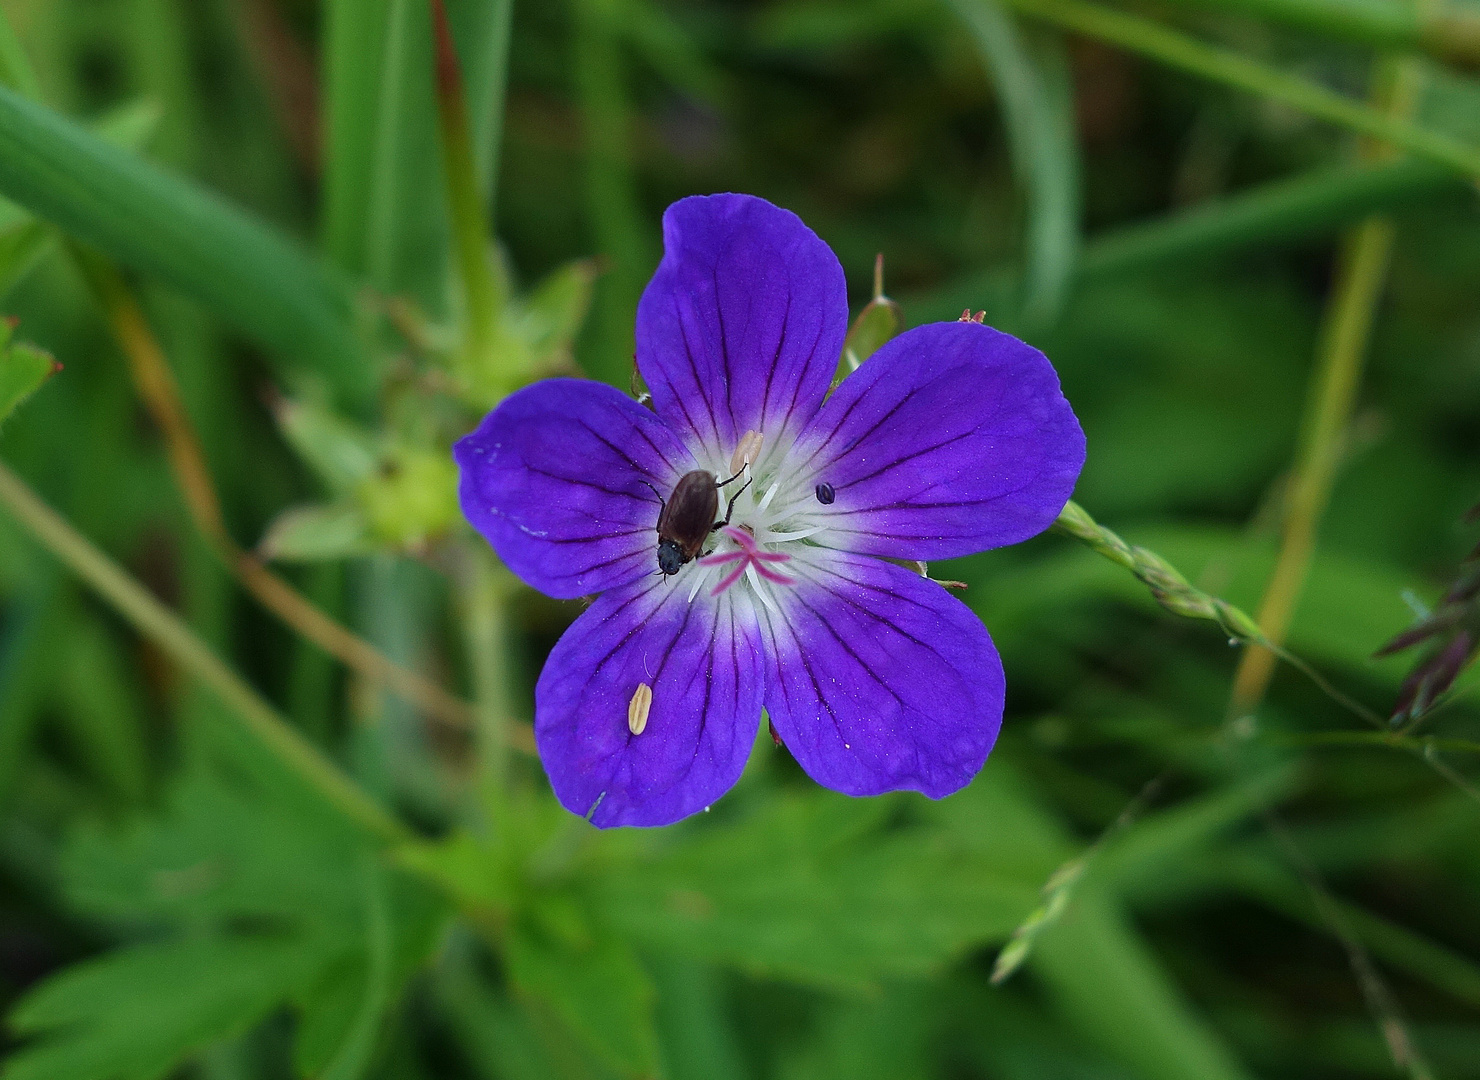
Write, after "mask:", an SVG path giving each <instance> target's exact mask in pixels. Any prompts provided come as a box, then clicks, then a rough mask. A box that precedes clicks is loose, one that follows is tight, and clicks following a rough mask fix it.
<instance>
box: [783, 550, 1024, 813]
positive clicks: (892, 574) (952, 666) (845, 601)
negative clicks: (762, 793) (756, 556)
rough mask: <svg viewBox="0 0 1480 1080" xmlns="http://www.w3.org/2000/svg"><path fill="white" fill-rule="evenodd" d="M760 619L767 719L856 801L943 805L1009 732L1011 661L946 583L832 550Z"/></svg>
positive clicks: (813, 769)
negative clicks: (895, 796) (1006, 709)
mask: <svg viewBox="0 0 1480 1080" xmlns="http://www.w3.org/2000/svg"><path fill="white" fill-rule="evenodd" d="M787 569H788V570H794V571H795V572H796V574H797V576H798V577H800V578H802V581H801V582H800V583H799V584H798V585H797V586H795V587H794V588H790V589H778V590H776V592H775V596H776V606H777V612H776V613H773V612H772V611H771V610H769V609H767V608H762V609H761V611H760V617H761V629H762V632H763V634H764V635H765V656H766V665H767V666H766V711H767V712H768V713H769V714H770V718H771V723H772V724H774V725H775V727H776V732H777V734H778V735H779V736H780V737H781V739H782V741H783V742H784V743H785V744H786V746H787V749H789V750H790V751H791V753H792V756H794V757H795V758H796V759H797V762H798V763H799V764H800V765H801V767H802V768H803V769H804V770H806V772H807V774H808V775H809V776H811V777H812V779H814V780H816V781H817V782H818V783H819V784H822V785H823V786H825V787H830V788H832V789H834V790H836V791H841V792H844V793H845V794H848V795H878V794H880V793H882V792H885V791H899V790H903V789H908V790H913V791H922V792H924V793H925V794H926V795H929V796H930V797H931V798H937V799H938V798H940V797H942V796H944V795H949V794H950V793H951V792H953V791H956V790H959V789H960V788H962V787H964V786H965V785H966V784H968V783H969V782H970V781H971V778H972V777H974V776H975V775H976V774H977V773H978V772H979V771H980V770H981V767H982V764H983V763H984V762H985V761H986V759H987V753H988V752H989V751H990V750H991V749H992V744H993V743H994V742H995V741H996V739H997V730H998V728H999V727H1000V726H1001V723H1002V701H1003V688H1004V682H1003V676H1002V662H1001V661H1000V660H999V659H998V658H997V650H996V648H995V647H994V646H993V645H992V639H991V637H990V636H988V634H987V631H986V628H985V627H984V626H982V624H981V621H980V620H979V619H977V617H976V616H975V615H973V614H972V613H971V611H970V610H968V609H967V607H966V605H965V604H963V603H961V602H960V601H959V600H957V599H955V598H954V597H952V596H950V595H949V594H948V593H947V592H946V591H945V589H943V588H942V587H941V586H939V585H937V584H935V583H933V582H931V581H928V580H926V579H925V578H922V577H920V576H919V575H917V574H912V573H910V572H909V571H908V570H905V569H903V568H901V567H898V566H895V565H893V564H891V563H886V562H881V561H880V560H878V559H873V558H869V557H868V556H861V555H854V554H851V553H848V552H842V551H833V552H826V553H818V554H816V555H814V556H811V557H809V558H807V559H805V560H804V559H795V560H793V561H792V563H791V564H790V565H789V566H788V567H787Z"/></svg>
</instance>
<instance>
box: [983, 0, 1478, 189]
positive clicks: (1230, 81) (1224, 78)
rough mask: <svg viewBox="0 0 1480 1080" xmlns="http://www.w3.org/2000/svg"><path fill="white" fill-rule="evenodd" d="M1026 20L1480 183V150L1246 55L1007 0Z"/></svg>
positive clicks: (1105, 12) (1060, 4) (1058, 3)
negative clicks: (1114, 48)
mask: <svg viewBox="0 0 1480 1080" xmlns="http://www.w3.org/2000/svg"><path fill="white" fill-rule="evenodd" d="M1006 2H1007V3H1008V5H1009V6H1011V7H1013V8H1015V9H1016V10H1018V11H1020V12H1022V13H1023V14H1024V15H1028V16H1032V17H1034V18H1038V19H1043V20H1046V21H1048V22H1052V23H1054V24H1055V25H1058V26H1061V27H1063V28H1064V29H1066V30H1070V31H1073V32H1075V33H1079V34H1085V35H1088V36H1090V37H1095V38H1099V39H1101V40H1103V41H1108V42H1110V43H1111V44H1114V45H1118V46H1120V47H1121V48H1125V49H1129V50H1131V51H1133V52H1138V53H1141V54H1142V55H1145V56H1149V57H1151V58H1152V59H1155V60H1159V61H1161V62H1162V63H1164V64H1167V65H1169V66H1171V67H1174V68H1177V69H1179V70H1182V71H1186V72H1189V73H1191V74H1194V75H1198V76H1200V77H1202V78H1205V79H1210V80H1212V81H1214V82H1218V83H1222V84H1223V85H1225V86H1230V87H1232V88H1233V89H1235V90H1241V91H1244V92H1245V93H1250V94H1255V95H1257V96H1259V97H1263V98H1267V99H1269V100H1271V101H1278V102H1280V103H1282V104H1284V105H1288V106H1290V107H1292V108H1295V109H1299V110H1300V111H1301V112H1304V113H1306V114H1308V115H1310V116H1314V117H1316V118H1317V119H1320V120H1325V121H1327V122H1328V123H1332V124H1336V125H1339V126H1341V127H1344V128H1347V129H1348V130H1351V131H1355V132H1357V133H1359V134H1362V135H1368V136H1371V137H1372V138H1374V139H1379V140H1381V141H1383V142H1387V143H1391V144H1392V145H1393V146H1396V147H1399V148H1401V149H1403V150H1407V151H1409V152H1411V153H1414V154H1418V155H1420V156H1422V157H1426V158H1428V159H1430V160H1431V161H1435V162H1438V163H1439V164H1441V165H1446V166H1448V167H1449V168H1451V169H1454V170H1456V171H1458V172H1461V173H1464V174H1467V175H1469V176H1471V177H1474V176H1480V149H1476V148H1475V147H1473V146H1469V145H1467V144H1465V143H1463V142H1460V141H1458V140H1456V139H1452V138H1450V137H1449V136H1448V135H1443V134H1440V133H1438V132H1436V131H1432V130H1430V129H1427V128H1423V127H1419V126H1418V125H1416V124H1412V123H1410V122H1408V121H1406V120H1402V119H1399V118H1397V117H1394V116H1390V115H1388V114H1387V113H1385V112H1383V111H1382V110H1380V109H1376V108H1373V107H1372V106H1370V105H1365V104H1363V103H1361V102H1358V101H1354V100H1352V99H1351V98H1349V97H1345V96H1343V95H1341V94H1338V93H1336V92H1335V91H1334V90H1328V89H1326V88H1325V87H1324V86H1322V85H1320V84H1319V83H1315V82H1311V81H1309V80H1307V79H1302V78H1300V77H1298V76H1295V75H1287V74H1286V73H1285V72H1283V71H1280V70H1278V69H1277V68H1273V67H1270V66H1269V65H1268V64H1264V63H1261V62H1260V61H1258V60H1254V59H1252V58H1250V57H1248V56H1245V55H1243V54H1242V53H1237V52H1233V51H1231V50H1227V49H1220V48H1216V47H1214V46H1211V45H1205V44H1203V43H1202V42H1200V41H1198V40H1196V39H1195V38H1191V37H1187V36H1186V35H1184V34H1181V33H1178V32H1177V31H1175V30H1172V29H1169V28H1168V27H1166V26H1163V25H1162V24H1161V23H1159V22H1156V21H1155V20H1153V19H1147V18H1143V17H1141V16H1139V15H1132V14H1130V13H1129V12H1124V11H1119V10H1116V9H1114V8H1109V7H1104V6H1102V5H1100V4H1094V3H1086V2H1084V0H1006Z"/></svg>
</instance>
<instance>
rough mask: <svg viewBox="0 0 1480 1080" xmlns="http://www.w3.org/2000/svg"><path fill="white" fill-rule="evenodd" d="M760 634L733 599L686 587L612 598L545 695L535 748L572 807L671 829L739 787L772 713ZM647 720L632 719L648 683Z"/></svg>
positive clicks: (598, 818)
mask: <svg viewBox="0 0 1480 1080" xmlns="http://www.w3.org/2000/svg"><path fill="white" fill-rule="evenodd" d="M759 641H760V636H759V631H758V629H757V627H756V625H755V622H754V617H753V615H750V614H749V613H748V611H747V609H746V607H745V606H737V605H736V604H734V603H733V602H732V600H731V599H730V598H729V597H719V598H717V599H710V598H708V597H705V596H702V595H701V596H700V597H698V598H697V599H696V600H694V601H693V602H690V600H689V589H688V587H687V585H686V584H685V583H683V582H681V581H680V582H673V581H657V582H640V583H638V584H636V585H632V586H627V587H625V588H622V589H617V590H614V591H612V592H608V593H605V594H603V595H602V596H601V597H599V598H598V599H597V601H596V602H595V603H594V604H592V605H591V608H590V610H588V611H586V612H585V613H583V614H582V615H581V617H580V618H578V619H577V620H576V621H575V622H574V623H573V624H572V625H571V627H570V629H569V630H567V631H566V632H565V636H563V637H562V638H561V639H560V640H559V642H557V643H556V645H555V648H554V650H553V651H552V652H551V653H550V658H549V660H547V661H546V662H545V669H544V671H543V672H542V673H541V674H540V680H539V683H538V685H537V686H536V687H535V719H534V733H535V741H536V743H537V744H538V746H539V751H540V760H542V761H543V762H544V764H545V772H546V773H547V774H548V775H549V777H550V784H551V786H552V787H554V789H555V795H556V796H557V797H558V798H559V799H560V802H561V804H562V805H564V806H565V807H566V809H568V810H570V811H571V812H572V813H576V814H580V815H581V816H583V817H588V818H589V819H590V820H591V822H592V823H593V824H595V825H598V826H600V827H602V828H607V827H609V826H613V825H667V824H668V823H670V822H674V821H677V820H679V819H680V818H683V817H687V816H688V815H690V814H693V813H697V812H698V811H700V810H703V809H704V808H705V807H707V806H708V805H710V804H711V803H712V802H714V801H715V800H716V799H718V798H719V797H720V796H721V795H723V794H724V793H725V792H726V791H728V790H730V788H731V787H733V786H734V784H735V781H736V780H738V779H739V778H740V773H741V771H742V770H743V769H744V768H745V761H746V758H748V757H749V756H750V749H751V746H752V745H753V744H754V742H755V735H756V731H757V730H758V728H759V725H760V715H761V665H760V659H759ZM641 684H646V685H647V686H648V687H649V688H650V689H651V691H652V701H651V706H650V708H649V709H648V711H647V713H646V724H645V725H636V726H638V727H640V728H641V734H634V733H633V727H634V725H633V724H631V723H630V722H629V714H628V710H629V707H630V706H631V705H632V699H633V694H634V693H636V692H637V689H638V686H639V685H641Z"/></svg>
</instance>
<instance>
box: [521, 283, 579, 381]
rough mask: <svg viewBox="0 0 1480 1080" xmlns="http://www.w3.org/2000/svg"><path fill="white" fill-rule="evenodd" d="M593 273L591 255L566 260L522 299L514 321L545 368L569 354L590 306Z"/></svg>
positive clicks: (537, 361) (536, 358)
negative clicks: (520, 311)
mask: <svg viewBox="0 0 1480 1080" xmlns="http://www.w3.org/2000/svg"><path fill="white" fill-rule="evenodd" d="M596 274H597V270H596V264H595V263H593V262H592V261H591V260H590V259H578V260H576V261H575V262H569V263H566V264H565V265H564V266H562V267H560V268H558V269H556V270H554V271H553V272H551V273H550V274H549V276H547V277H546V278H545V279H544V280H543V281H541V282H540V283H539V285H537V286H535V288H534V291H533V292H531V293H530V294H529V296H528V297H527V298H526V299H525V300H524V303H523V305H522V306H523V309H524V310H523V312H522V313H521V315H522V317H521V318H519V319H518V320H517V322H516V324H515V325H516V326H517V327H518V331H519V334H520V336H521V337H523V338H524V339H525V340H526V341H528V342H529V345H530V349H531V351H532V352H533V353H534V357H535V362H536V364H538V365H539V366H541V367H544V368H548V367H550V366H551V365H552V364H553V363H555V362H556V361H558V360H561V359H566V358H568V357H569V355H570V350H571V347H572V345H573V343H574V342H575V337H576V335H577V334H578V333H580V330H581V324H582V323H584V322H585V321H586V313H587V312H588V311H589V310H590V309H591V289H592V286H593V285H594V284H595V282H596Z"/></svg>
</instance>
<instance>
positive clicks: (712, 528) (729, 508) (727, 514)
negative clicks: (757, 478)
mask: <svg viewBox="0 0 1480 1080" xmlns="http://www.w3.org/2000/svg"><path fill="white" fill-rule="evenodd" d="M735 475H736V476H738V475H739V473H736V474H735ZM733 479H735V477H734V476H732V477H730V480H733ZM752 479H754V477H751V478H749V479H747V480H746V481H745V483H743V484H741V485H740V490H739V491H737V492H735V494H734V495H731V496H730V505H729V506H727V507H726V508H725V519H724V520H723V521H716V522H715V523H714V524H713V525H711V526H709V531H710V532H714V531H715V530H716V529H719V528H722V527H723V526H725V525H728V524H729V523H730V515H731V514H733V513H734V512H735V500H736V499H738V498H739V497H740V496H741V495H744V494H745V489H746V488H748V487H749V486H750V481H751V480H752ZM729 482H730V481H729V480H726V481H725V483H729Z"/></svg>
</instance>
